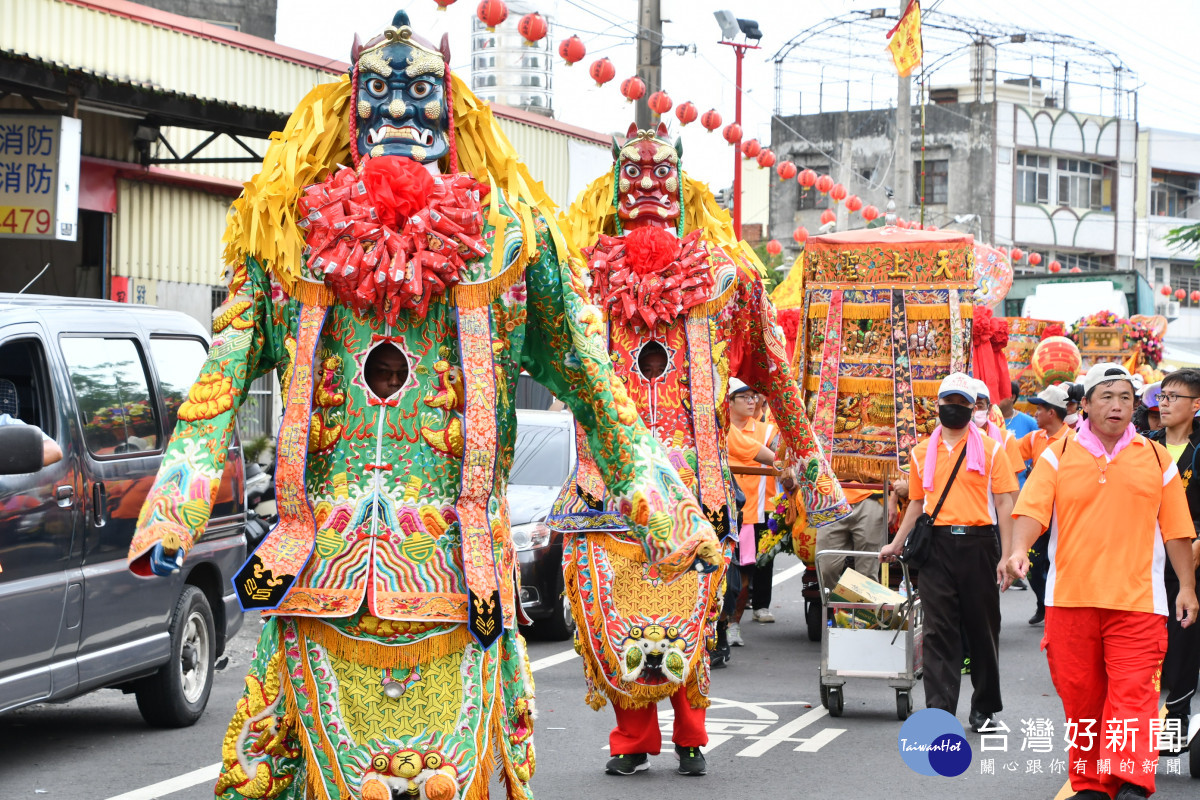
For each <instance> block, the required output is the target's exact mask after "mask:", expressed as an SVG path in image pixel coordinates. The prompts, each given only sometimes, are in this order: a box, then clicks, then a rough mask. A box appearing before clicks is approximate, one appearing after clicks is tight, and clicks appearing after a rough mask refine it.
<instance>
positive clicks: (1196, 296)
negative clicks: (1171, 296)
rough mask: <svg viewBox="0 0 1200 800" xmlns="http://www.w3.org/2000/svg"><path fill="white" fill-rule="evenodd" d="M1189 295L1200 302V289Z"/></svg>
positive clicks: (1194, 301)
mask: <svg viewBox="0 0 1200 800" xmlns="http://www.w3.org/2000/svg"><path fill="white" fill-rule="evenodd" d="M1076 269H1078V267H1076ZM1188 296H1189V297H1191V298H1192V302H1193V303H1200V289H1192V293H1191V294H1190V295H1188Z"/></svg>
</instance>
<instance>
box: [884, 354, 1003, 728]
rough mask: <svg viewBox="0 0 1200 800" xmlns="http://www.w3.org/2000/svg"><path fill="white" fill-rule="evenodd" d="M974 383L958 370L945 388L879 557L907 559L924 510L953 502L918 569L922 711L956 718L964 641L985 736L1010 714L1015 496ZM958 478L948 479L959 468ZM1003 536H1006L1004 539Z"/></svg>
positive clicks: (975, 723)
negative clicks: (1004, 676) (984, 428)
mask: <svg viewBox="0 0 1200 800" xmlns="http://www.w3.org/2000/svg"><path fill="white" fill-rule="evenodd" d="M976 397H977V395H976V390H975V381H974V379H972V378H971V377H970V376H968V375H964V374H963V373H961V372H956V373H953V374H951V375H949V376H947V377H946V379H945V380H943V381H942V383H941V385H940V386H939V387H938V420H939V422H941V424H940V425H939V426H938V427H937V428H935V429H934V431H933V435H932V436H931V437H930V438H929V439H928V440H926V441H923V442H921V443H920V444H918V445H917V446H916V447H914V448H913V450H912V461H911V462H910V468H911V471H912V472H911V477H910V480H909V496H910V497H911V498H912V500H913V502H912V503H910V504H909V506H908V510H907V511H906V512H905V515H904V520H903V521H902V522H901V523H900V530H899V532H898V533H897V534H896V538H895V539H894V540H893V541H892V543H891V544H889V545H888V546H887V547H884V548H883V550H882V551H881V552H880V554H879V557H880V559H882V560H888V561H890V560H892V559H894V558H895V557H896V556H897V555H899V554H900V553H901V551H902V550H903V548H904V542H905V540H906V539H907V538H908V535H909V533H911V532H912V529H913V526H914V525H915V524H916V522H917V518H918V517H920V515H921V514H922V512H924V513H929V512H931V511H932V510H933V509H934V508H935V507H936V506H937V504H938V501H939V500H940V498H941V497H942V495H943V493H945V494H946V500H945V502H944V503H943V504H942V507H941V509H940V511H939V512H938V515H937V518H936V519H935V520H934V521H933V525H934V528H933V532H934V534H933V546H932V549H931V552H930V555H929V560H928V561H926V562H925V563H924V564H923V565H922V566H921V599H922V605H923V607H924V609H925V704H926V706H927V707H929V708H941V709H944V710H946V711H949V712H950V713H951V714H955V713H957V711H958V693H959V686H960V683H961V681H962V675H961V668H962V639H961V636H960V627H961V630H962V631H965V633H966V635H967V639H968V642H969V645H970V648H971V660H972V664H971V684H972V686H973V689H974V691H973V692H972V694H971V712H970V717H969V721H970V725H971V728H972V730H975V731H978V730H979V729H980V728H982V727H983V726H984V725H985V724H986V723H987V722H988V720H989V719H991V718H992V716H993V715H994V714H996V713H997V712H999V711H1000V710H1001V709H1002V708H1003V703H1002V702H1001V698H1000V660H999V635H1000V591H999V588H998V584H999V582H1000V581H1001V580H1002V579H1003V577H1004V571H1003V564H1002V563H1001V560H1000V559H1001V553H1002V552H1004V551H1006V550H1007V549H1008V544H1009V534H1010V532H1011V520H1010V519H1008V515H1009V513H1010V512H1011V510H1012V507H1013V499H1012V493H1013V492H1016V491H1017V480H1016V477H1015V473H1014V472H1013V471H1012V468H1011V466H1010V465H1009V463H1008V457H1007V456H1006V455H1005V454H1004V449H1003V447H1002V446H1001V445H1000V444H999V443H997V442H996V441H994V440H993V439H991V438H989V437H987V436H984V435H983V433H982V432H981V431H980V430H979V428H978V427H977V426H975V425H972V424H971V415H972V412H973V411H974V407H975V400H976ZM960 459H961V460H962V464H961V465H960V468H959V470H958V474H957V475H955V476H954V480H953V482H951V481H950V476H951V473H952V472H954V468H955V464H956V463H957V462H958V461H959V460H960ZM997 531H998V532H999V536H997Z"/></svg>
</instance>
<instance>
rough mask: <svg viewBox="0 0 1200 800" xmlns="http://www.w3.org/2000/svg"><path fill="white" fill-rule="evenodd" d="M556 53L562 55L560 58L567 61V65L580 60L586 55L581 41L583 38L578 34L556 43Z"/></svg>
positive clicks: (585, 48) (585, 49)
mask: <svg viewBox="0 0 1200 800" xmlns="http://www.w3.org/2000/svg"><path fill="white" fill-rule="evenodd" d="M558 54H559V55H560V56H562V60H563V61H565V62H567V66H568V67H569V66H571V65H572V64H574V63H576V62H579V61H582V60H583V57H584V56H586V55H587V47H586V46H585V45H584V43H583V39H580V38H579V37H578V36H569V37H567V38H566V39H563V40H562V41H561V42H559V43H558Z"/></svg>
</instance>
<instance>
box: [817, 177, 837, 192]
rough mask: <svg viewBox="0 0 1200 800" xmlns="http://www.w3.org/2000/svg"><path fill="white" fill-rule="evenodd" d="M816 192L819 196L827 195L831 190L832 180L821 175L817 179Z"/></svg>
mask: <svg viewBox="0 0 1200 800" xmlns="http://www.w3.org/2000/svg"><path fill="white" fill-rule="evenodd" d="M816 187H817V191H818V192H820V193H821V194H829V190H830V189H832V188H833V178H831V177H829V176H828V175H822V176H821V177H819V178H817V183H816Z"/></svg>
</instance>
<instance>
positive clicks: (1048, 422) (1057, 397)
mask: <svg viewBox="0 0 1200 800" xmlns="http://www.w3.org/2000/svg"><path fill="white" fill-rule="evenodd" d="M1069 399H1070V396H1069V395H1068V394H1067V390H1066V389H1064V388H1062V387H1061V386H1047V387H1046V388H1045V389H1043V390H1042V391H1040V392H1038V395H1037V397H1033V398H1030V400H1029V402H1031V403H1033V404H1034V405H1035V406H1037V411H1036V412H1034V419H1036V420H1037V424H1038V430H1036V431H1034V432H1033V433H1031V434H1029V435H1028V436H1026V437H1025V438H1024V439H1021V441H1020V442H1018V444H1019V445H1020V446H1021V458H1023V459H1025V460H1026V461H1030V462H1032V463H1034V464H1036V463H1037V461H1038V459H1039V458H1040V457H1041V455H1042V451H1043V450H1045V449H1046V448H1047V447H1049V446H1050V445H1051V444H1053V443H1054V442H1057V441H1059V440H1061V439H1062V438H1063V437H1072V438H1073V437H1074V436H1075V429H1074V428H1072V427H1070V426H1069V425H1067V423H1066V419H1067V401H1068V400H1069ZM1049 546H1050V533H1049V532H1048V531H1047V532H1046V533H1044V534H1043V535H1042V536H1039V537H1038V539H1037V541H1035V542H1034V543H1033V546H1032V547H1030V548H1029V561H1030V568H1029V585H1030V586H1032V587H1033V594H1034V596H1035V597H1037V608H1036V609H1035V610H1034V612H1033V616H1032V617H1030V618H1029V624H1030V625H1040V624H1041V623H1042V621H1043V620H1044V619H1045V618H1046V575H1047V574H1048V573H1049V572H1050V550H1049Z"/></svg>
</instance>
